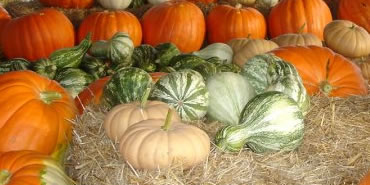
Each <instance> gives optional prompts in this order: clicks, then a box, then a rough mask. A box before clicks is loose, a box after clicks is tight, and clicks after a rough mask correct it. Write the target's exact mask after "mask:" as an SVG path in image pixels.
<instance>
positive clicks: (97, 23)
mask: <svg viewBox="0 0 370 185" xmlns="http://www.w3.org/2000/svg"><path fill="white" fill-rule="evenodd" d="M89 32H92V37H91V39H92V41H98V40H109V39H110V38H111V37H112V36H113V35H114V34H115V33H117V32H126V33H128V35H129V36H130V38H131V39H132V41H133V42H134V45H135V46H138V45H140V44H141V39H142V29H141V25H140V22H139V20H138V19H137V18H136V17H135V16H134V15H133V14H132V13H130V12H127V11H119V10H117V11H107V10H105V11H103V12H95V13H92V14H90V15H89V16H87V17H86V18H85V19H84V20H83V21H82V23H81V25H80V27H79V29H78V41H79V42H81V41H82V40H83V39H84V38H85V36H86V35H87V34H88V33H89Z"/></svg>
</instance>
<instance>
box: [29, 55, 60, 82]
mask: <svg viewBox="0 0 370 185" xmlns="http://www.w3.org/2000/svg"><path fill="white" fill-rule="evenodd" d="M57 69H58V68H57V66H56V64H55V62H53V61H51V60H49V59H40V60H38V61H36V62H35V64H34V65H33V71H35V72H36V73H38V74H39V75H42V76H45V77H48V78H49V79H54V77H55V74H56V73H57Z"/></svg>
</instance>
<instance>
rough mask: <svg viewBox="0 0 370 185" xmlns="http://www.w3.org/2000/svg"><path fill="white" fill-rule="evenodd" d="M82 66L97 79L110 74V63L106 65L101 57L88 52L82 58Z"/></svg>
mask: <svg viewBox="0 0 370 185" xmlns="http://www.w3.org/2000/svg"><path fill="white" fill-rule="evenodd" d="M80 68H81V69H82V70H84V71H85V72H87V73H88V74H90V75H92V76H93V77H94V79H95V80H97V79H100V78H102V77H104V76H107V75H108V65H106V64H105V62H104V61H102V60H101V59H99V58H95V57H92V56H90V55H87V54H86V55H85V57H84V58H83V59H82V62H81V65H80Z"/></svg>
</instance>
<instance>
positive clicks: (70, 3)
mask: <svg viewBox="0 0 370 185" xmlns="http://www.w3.org/2000/svg"><path fill="white" fill-rule="evenodd" d="M40 2H41V3H42V4H44V5H47V6H55V7H60V8H89V7H91V6H92V5H93V4H94V0H40Z"/></svg>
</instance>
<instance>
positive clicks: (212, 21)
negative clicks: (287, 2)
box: [207, 4, 266, 43]
mask: <svg viewBox="0 0 370 185" xmlns="http://www.w3.org/2000/svg"><path fill="white" fill-rule="evenodd" d="M207 36H208V42H209V43H215V42H224V43H225V42H228V41H229V40H231V39H235V38H247V37H249V38H259V39H263V38H265V36H266V21H265V18H264V17H263V15H262V14H261V13H260V12H259V11H258V10H256V9H254V8H248V7H246V8H242V5H241V4H237V5H236V6H235V7H232V6H230V5H218V6H216V7H215V8H213V9H212V10H211V11H210V12H209V14H208V16H207Z"/></svg>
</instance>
